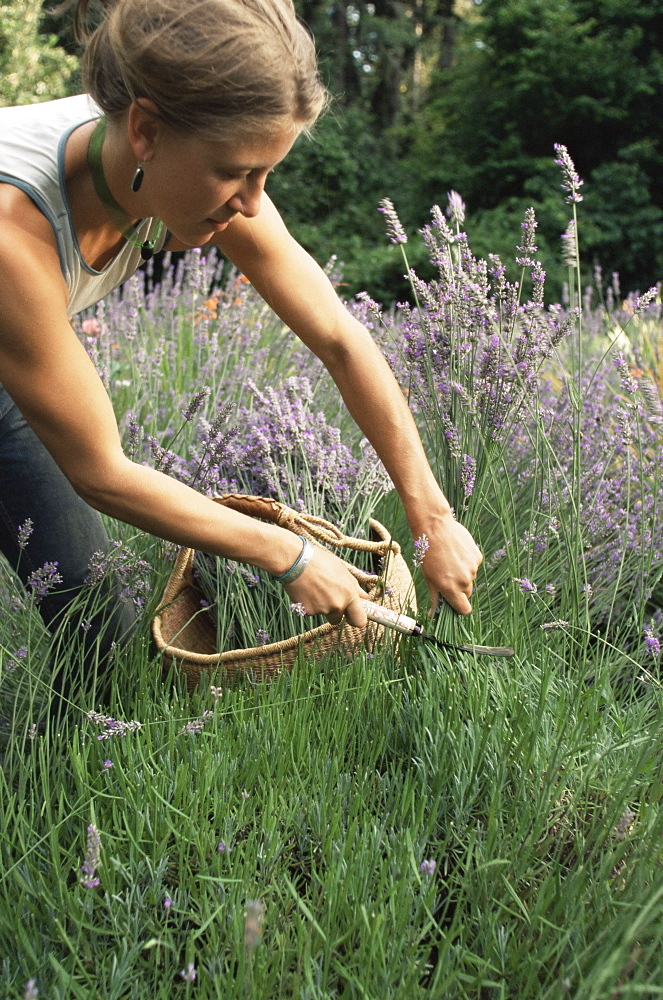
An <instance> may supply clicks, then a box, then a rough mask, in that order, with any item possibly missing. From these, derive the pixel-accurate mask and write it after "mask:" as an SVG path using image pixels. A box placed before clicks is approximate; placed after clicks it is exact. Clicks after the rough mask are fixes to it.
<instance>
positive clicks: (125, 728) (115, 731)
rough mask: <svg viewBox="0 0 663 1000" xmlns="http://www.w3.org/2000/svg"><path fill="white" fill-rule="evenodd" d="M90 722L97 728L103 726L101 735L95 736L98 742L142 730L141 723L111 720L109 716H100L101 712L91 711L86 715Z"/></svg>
mask: <svg viewBox="0 0 663 1000" xmlns="http://www.w3.org/2000/svg"><path fill="white" fill-rule="evenodd" d="M87 718H88V719H89V720H90V722H95V723H96V724H97V725H98V726H104V727H105V729H104V731H103V733H100V734H99V736H97V739H98V740H109V739H110V738H111V737H112V736H126V735H127V733H134V732H136V731H137V730H139V729H142V723H141V722H137V721H136V720H135V719H132V721H131V722H123V721H122V720H121V719H113V718H111V716H109V715H102V713H101V712H95V711H94V710H91V711H89V712H88V713H87Z"/></svg>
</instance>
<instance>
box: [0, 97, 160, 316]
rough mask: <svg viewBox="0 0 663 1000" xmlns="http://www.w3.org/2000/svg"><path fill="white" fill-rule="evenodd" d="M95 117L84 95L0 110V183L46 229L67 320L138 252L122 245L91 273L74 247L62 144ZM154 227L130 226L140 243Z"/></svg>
mask: <svg viewBox="0 0 663 1000" xmlns="http://www.w3.org/2000/svg"><path fill="white" fill-rule="evenodd" d="M100 114H101V112H100V110H99V108H98V107H97V106H96V104H95V103H94V102H93V101H92V99H91V98H90V97H88V96H87V95H86V94H79V95H77V96H76V97H65V98H63V99H62V100H59V101H48V102H46V103H43V104H26V105H22V106H21V107H15V108H0V182H4V183H6V184H14V185H15V186H16V187H18V188H20V189H21V190H22V191H25V193H26V194H27V195H29V196H30V198H31V199H32V200H33V201H34V203H35V205H37V207H38V208H39V209H40V210H41V211H42V212H43V213H44V215H45V216H46V218H47V219H48V221H49V222H50V224H51V225H52V227H53V231H54V233H55V237H56V239H57V245H58V253H59V255H60V266H61V268H62V274H63V276H64V279H65V281H66V283H67V287H68V288H69V304H68V312H69V315H70V316H73V315H74V313H77V312H80V310H81V309H86V308H87V307H88V306H90V305H92V304H93V303H95V302H98V301H99V300H100V299H102V298H103V297H104V295H106V294H107V293H108V292H110V291H111V290H112V289H113V288H116V287H117V286H118V285H120V284H121V283H122V282H123V281H125V280H126V279H127V278H128V277H130V276H131V275H132V274H133V273H134V271H135V270H136V268H137V267H138V266H139V265H140V264H141V256H140V248H139V247H134V246H132V245H131V244H130V243H127V244H126V245H125V246H123V247H122V249H121V250H120V252H119V253H118V254H117V255H116V256H115V257H114V258H113V259H112V260H111V261H110V262H109V263H108V264H107V265H106V267H105V268H104V269H103V270H102V271H95V270H94V268H91V267H90V266H89V265H88V264H86V263H85V261H84V260H83V257H82V255H81V249H80V247H79V245H78V239H77V237H76V232H75V230H74V225H73V222H72V218H71V209H70V206H69V199H68V198H67V188H66V184H65V174H64V152H65V144H66V142H67V138H68V137H69V135H70V134H71V133H72V132H73V130H74V129H75V128H78V126H79V125H82V124H83V123H84V122H88V121H91V120H92V119H94V118H98V117H99V116H100ZM158 227H159V220H158V219H143V220H142V221H141V222H140V223H139V225H138V226H137V227H136V228H137V229H138V232H139V234H140V238H141V240H143V241H144V240H146V239H154V238H155V236H156V234H157V232H158ZM166 237H167V233H166V232H165V231H164V232H163V233H162V235H161V237H160V239H159V240H158V241H157V243H156V246H155V251H156V250H161V249H162V248H163V245H164V243H165V241H166Z"/></svg>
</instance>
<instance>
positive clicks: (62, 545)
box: [0, 385, 135, 717]
mask: <svg viewBox="0 0 663 1000" xmlns="http://www.w3.org/2000/svg"><path fill="white" fill-rule="evenodd" d="M28 518H30V519H31V521H32V524H33V529H32V533H31V534H30V537H29V539H28V541H27V544H26V545H25V547H24V548H23V549H21V547H20V545H19V538H18V533H19V528H20V527H21V526H22V525H24V524H25V522H26V520H27V519H28ZM109 544H110V543H109V539H108V535H107V534H106V530H105V528H104V525H103V522H102V519H101V516H100V515H99V513H98V512H97V511H95V510H93V508H92V507H90V506H89V505H88V504H86V503H85V501H84V500H82V499H81V498H80V497H79V496H78V494H77V493H76V492H75V491H74V489H73V488H72V486H71V484H70V483H69V481H68V479H67V478H66V477H65V476H64V475H63V473H62V472H61V471H60V469H59V468H58V466H57V465H56V464H55V462H54V460H53V459H52V458H51V455H50V454H49V452H48V451H47V450H46V448H45V447H44V446H43V445H42V443H41V441H40V440H39V439H38V438H37V436H36V435H35V434H34V433H33V431H32V430H31V429H30V427H29V426H28V424H27V423H26V421H25V420H24V418H23V416H22V414H21V413H20V412H19V410H18V408H17V407H16V405H15V403H14V402H13V400H12V399H11V397H10V396H9V394H8V393H7V391H6V390H5V389H4V388H3V387H2V385H0V551H1V552H2V553H3V555H4V556H5V557H6V558H7V560H8V561H9V563H10V564H11V566H12V567H13V568H14V569H15V570H17V572H18V574H19V576H20V578H21V580H22V581H23V583H24V584H27V581H28V578H29V576H30V574H31V573H32V572H33V571H35V570H38V569H40V568H41V567H43V566H44V565H45V564H46V563H53V562H56V563H57V570H58V572H59V573H60V575H61V576H62V583H60V584H57V585H56V586H55V587H54V588H53V589H50V590H49V591H48V592H47V594H46V595H45V596H44V597H43V598H42V599H41V601H40V603H39V611H40V613H41V616H42V618H43V620H44V622H45V624H46V626H47V628H48V629H49V631H50V632H51V633H52V634H53V635H54V637H55V639H56V642H55V643H54V644H53V648H54V650H55V654H54V657H53V675H52V678H51V682H50V683H51V684H52V686H53V690H54V692H55V695H54V697H53V701H52V703H51V709H50V715H51V717H54V716H55V715H58V716H59V715H60V713H61V712H62V711H63V710H64V709H65V705H66V699H69V698H71V699H72V700H74V701H75V703H76V704H77V705H80V706H81V707H82V708H85V709H86V710H87V709H89V708H92V707H94V703H97V702H98V701H99V699H100V697H101V699H102V700H103V698H104V696H105V689H107V688H108V686H109V677H108V673H107V667H108V661H109V659H110V654H111V652H112V650H113V649H114V648H115V645H116V643H118V642H120V641H121V640H122V639H123V638H126V637H127V636H128V634H129V633H130V631H131V628H132V626H133V624H134V621H135V609H134V606H133V604H132V602H131V601H130V600H127V599H126V598H124V597H123V596H122V594H121V592H120V586H119V584H118V582H117V581H116V580H115V579H113V578H108V577H106V578H104V579H102V581H101V582H100V583H98V584H96V585H95V586H90V585H89V584H86V583H85V578H86V575H87V573H88V565H89V562H90V558H91V556H92V555H93V554H94V553H95V552H99V551H101V552H104V553H105V552H107V551H108V548H109ZM58 648H60V649H62V650H63V652H64V654H65V656H64V657H59V656H58V655H57V650H58ZM63 660H64V661H66V662H63ZM72 665H73V666H74V667H75V668H76V672H77V673H78V674H79V676H77V677H76V676H74V677H71V676H70V675H71V674H72ZM89 699H94V703H93V704H91V703H90V701H89Z"/></svg>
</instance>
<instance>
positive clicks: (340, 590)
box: [284, 545, 369, 628]
mask: <svg viewBox="0 0 663 1000" xmlns="http://www.w3.org/2000/svg"><path fill="white" fill-rule="evenodd" d="M284 590H285V592H286V594H287V595H288V597H289V598H290V601H291V603H292V604H301V605H302V607H303V608H304V610H305V612H306V614H307V615H326V617H327V620H328V621H329V622H330V623H331V624H332V625H338V624H339V623H340V622H341V620H342V618H343V617H345V619H346V621H347V623H348V625H353V626H355V627H356V628H365V626H366V623H367V621H368V619H367V617H366V611H365V609H364V606H363V605H362V603H361V598H362V597H364V598H367V597H368V596H369V595H368V594H367V593H366V592H365V591H364V590H362V588H361V585H360V584H359V582H358V580H355V578H354V576H353V575H352V573H350V571H349V570H348V568H347V567H346V566H345V564H344V563H343V561H342V560H341V559H339V558H338V556H336V555H334V553H333V552H330V551H329V550H328V549H323V548H321V547H320V546H318V545H316V546H315V555H314V556H313V558H312V559H311V561H310V563H309V564H308V566H307V567H306V569H305V570H304V572H303V573H302V574H301V576H298V577H297V579H296V580H293V582H292V583H289V584H287V585H286V586H285V587H284Z"/></svg>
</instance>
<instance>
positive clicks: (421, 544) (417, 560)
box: [412, 535, 430, 569]
mask: <svg viewBox="0 0 663 1000" xmlns="http://www.w3.org/2000/svg"><path fill="white" fill-rule="evenodd" d="M429 548H430V542H429V541H428V536H427V535H421V537H420V538H416V539H415V542H414V556H413V558H412V562H413V563H414V566H415V568H416V569H419V568H420V567H421V564H422V563H423V561H424V556H425V555H426V553H427V552H428V549H429Z"/></svg>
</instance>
